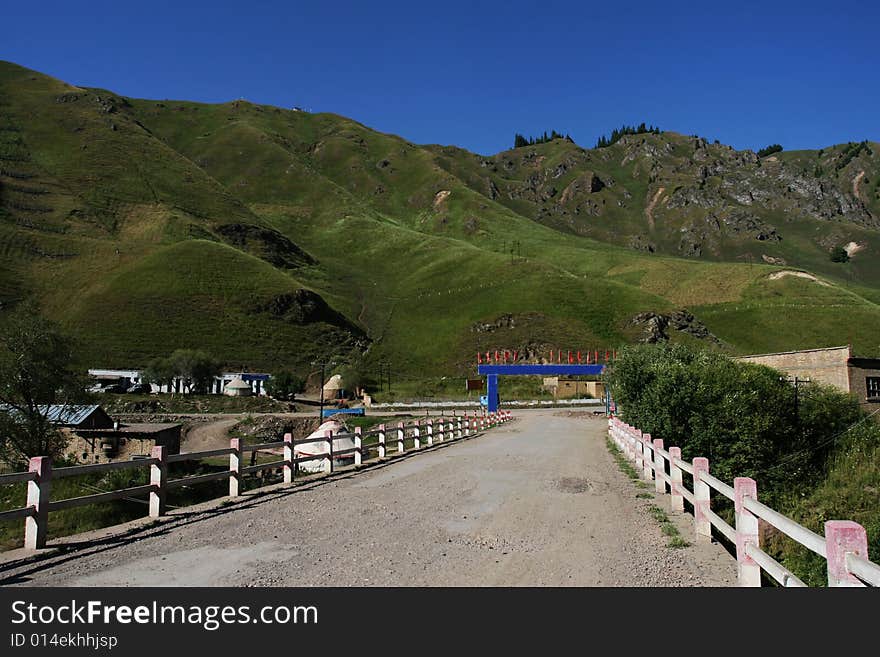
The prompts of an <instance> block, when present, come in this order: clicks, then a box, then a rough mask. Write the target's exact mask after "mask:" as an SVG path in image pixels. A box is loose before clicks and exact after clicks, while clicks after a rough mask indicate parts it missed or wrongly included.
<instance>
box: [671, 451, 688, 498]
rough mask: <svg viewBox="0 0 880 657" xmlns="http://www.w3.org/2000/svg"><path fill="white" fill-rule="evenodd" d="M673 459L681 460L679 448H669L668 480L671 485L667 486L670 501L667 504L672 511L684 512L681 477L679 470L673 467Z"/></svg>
mask: <svg viewBox="0 0 880 657" xmlns="http://www.w3.org/2000/svg"><path fill="white" fill-rule="evenodd" d="M675 459H678V460H679V461H680V460H681V447H670V448H669V478H670V479H671V480H672V484H671V485H670V486H669V488H670V494H671V496H672V499H671V501H670V503H669V506H670V508H671V509H672V510H673V511H684V497H682V494H681V487H682V485H683V484H682V477H681V468H679V467H678V466H677V465H675Z"/></svg>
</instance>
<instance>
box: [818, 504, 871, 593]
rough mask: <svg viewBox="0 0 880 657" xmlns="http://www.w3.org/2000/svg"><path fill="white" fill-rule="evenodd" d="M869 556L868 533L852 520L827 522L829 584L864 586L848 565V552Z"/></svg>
mask: <svg viewBox="0 0 880 657" xmlns="http://www.w3.org/2000/svg"><path fill="white" fill-rule="evenodd" d="M847 552H852V553H853V554H856V555H858V556H860V557H862V558H863V559H867V558H868V534H867V533H866V532H865V528H864V527H862V526H861V525H860V524H858V523H857V522H853V521H852V520H829V521H827V522H826V523H825V553H826V555H827V557H828V586H849V587H860V586H864V584H863V583H862V581H861V580H860V579H858V578H857V577H856V576H855V575H852V574H851V573H850V572H849V569H847V567H846V553H847Z"/></svg>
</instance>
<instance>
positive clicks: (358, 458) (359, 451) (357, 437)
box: [354, 427, 364, 465]
mask: <svg viewBox="0 0 880 657" xmlns="http://www.w3.org/2000/svg"><path fill="white" fill-rule="evenodd" d="M354 449H355V452H354V464H355V465H360V464H361V463H363V462H364V453H363V449H364V436H363V433H362V431H361V428H360V427H355V428H354Z"/></svg>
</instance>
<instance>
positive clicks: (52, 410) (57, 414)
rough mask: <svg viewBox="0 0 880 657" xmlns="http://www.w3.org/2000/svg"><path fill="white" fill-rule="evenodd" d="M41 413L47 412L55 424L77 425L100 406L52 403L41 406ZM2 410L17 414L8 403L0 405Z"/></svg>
mask: <svg viewBox="0 0 880 657" xmlns="http://www.w3.org/2000/svg"><path fill="white" fill-rule="evenodd" d="M38 408H39V410H40V412H41V413H45V414H46V419H47V420H49V422H52V423H53V424H70V425H72V426H76V425H78V424H82V423H83V422H85V420H86V418H88V417H89V416H90V415H91V414H92V413H94V412H95V411H96V410H98V409H99V408H100V406H98V405H97V404H88V405H86V404H52V405H50V406H39V407H38ZM0 411H6V412H7V413H9V414H10V415H16V414H17V411H15V409H13V408H11V407H10V406H8V405H6V404H2V405H0Z"/></svg>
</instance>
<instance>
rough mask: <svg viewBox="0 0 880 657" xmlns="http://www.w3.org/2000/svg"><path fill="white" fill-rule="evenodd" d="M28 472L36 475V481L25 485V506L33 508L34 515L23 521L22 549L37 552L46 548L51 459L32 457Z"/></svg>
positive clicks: (50, 488)
mask: <svg viewBox="0 0 880 657" xmlns="http://www.w3.org/2000/svg"><path fill="white" fill-rule="evenodd" d="M28 472H33V473H36V479H34V480H33V481H29V482H28V485H27V506H32V507H34V514H33V515H31V516H28V517H26V518H25V519H24V547H25V549H27V550H39V549H41V548H44V547H46V534H47V529H48V526H49V498H50V496H51V493H52V459H51V457H49V456H34V457H32V458H31V459H30V461H28Z"/></svg>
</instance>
